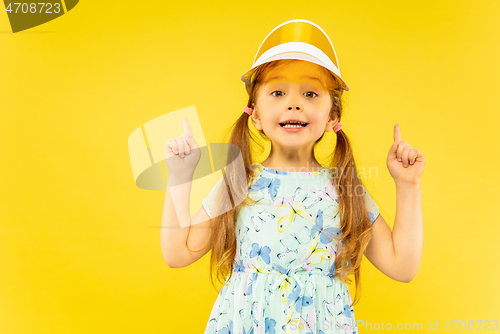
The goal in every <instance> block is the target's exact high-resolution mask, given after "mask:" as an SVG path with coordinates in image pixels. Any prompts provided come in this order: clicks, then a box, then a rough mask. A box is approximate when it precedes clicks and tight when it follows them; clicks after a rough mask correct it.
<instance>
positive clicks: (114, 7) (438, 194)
mask: <svg viewBox="0 0 500 334" xmlns="http://www.w3.org/2000/svg"><path fill="white" fill-rule="evenodd" d="M1 7H2V8H3V6H1ZM499 17H500V2H498V1H497V0H490V1H472V0H469V1H452V0H447V1H435V0H422V1H412V2H409V1H400V0H394V1H384V0H381V1H319V2H318V1H314V2H307V1H306V2H304V1H287V2H273V1H265V2H264V1H246V2H235V1H219V2H209V1H198V2H192V1H183V2H180V3H173V2H169V1H148V2H137V1H120V2H116V1H115V2H106V1H95V0H86V1H81V2H80V3H79V4H78V5H77V6H76V7H75V8H74V9H73V10H72V11H71V12H69V13H68V14H66V15H63V16H62V17H60V18H58V19H56V20H53V21H51V22H48V23H46V24H44V25H41V26H38V27H35V28H33V29H30V30H27V31H25V32H20V33H16V34H12V32H10V26H9V23H8V20H7V14H6V13H5V12H1V13H0V140H1V141H0V143H1V151H0V159H1V164H0V171H1V176H0V310H1V311H0V332H1V333H6V334H11V333H54V334H55V333H89V332H94V333H203V330H204V328H205V325H206V323H207V321H208V317H209V314H210V311H211V309H212V306H213V303H214V301H215V299H216V297H217V292H216V290H214V289H213V287H212V286H211V283H210V280H209V276H208V260H209V256H210V254H207V255H206V256H205V257H204V258H202V259H201V260H200V261H198V262H197V263H195V264H193V265H191V266H189V267H186V268H181V269H171V268H169V267H168V266H167V265H166V264H165V263H164V261H163V258H162V254H161V251H160V229H159V226H160V219H161V212H162V208H163V200H164V191H145V190H142V189H139V188H138V187H136V186H135V184H134V180H133V176H132V170H131V166H130V161H129V156H128V147H127V139H128V136H129V135H130V133H131V132H132V131H133V130H134V129H136V128H137V127H139V126H140V125H142V124H144V123H145V122H147V121H149V120H151V119H153V118H155V117H158V116H160V115H163V114H165V113H168V112H170V111H174V110H177V109H180V108H184V107H187V106H190V105H196V108H197V110H198V112H199V116H200V121H201V124H202V126H203V131H204V134H205V136H206V141H207V142H219V141H220V140H222V138H221V135H220V134H221V133H223V132H224V131H225V130H226V129H227V127H229V126H230V125H231V124H232V123H233V122H234V120H235V119H236V117H238V116H239V114H240V113H241V112H242V111H243V106H244V105H245V104H246V101H247V95H246V92H245V90H244V86H243V83H242V82H241V81H240V76H241V75H242V74H243V73H244V72H245V71H246V70H247V69H248V68H250V66H251V64H252V61H253V57H254V55H255V53H256V51H257V48H258V47H259V45H260V43H261V42H262V40H263V39H264V37H265V36H266V35H267V34H268V33H269V32H270V31H271V30H272V29H273V28H274V27H275V26H277V25H278V24H280V23H282V22H285V21H287V20H290V19H295V18H303V19H308V20H311V21H313V22H315V23H317V24H318V25H319V26H320V27H322V28H323V29H324V30H325V31H326V32H327V33H328V34H329V36H330V38H331V40H332V42H333V44H334V46H335V48H336V51H337V56H338V58H339V62H340V71H341V73H342V76H343V77H344V78H345V80H346V81H347V83H348V85H349V86H350V88H351V91H349V92H347V93H346V94H345V98H344V103H345V104H344V106H345V113H344V117H343V119H342V123H343V126H344V130H345V132H346V133H347V135H348V136H349V138H350V139H351V140H352V142H353V144H354V149H355V154H356V162H357V164H358V166H359V167H365V168H369V167H377V169H378V171H379V173H378V175H375V174H372V175H371V178H368V176H369V175H367V178H365V179H364V181H365V184H366V186H367V188H368V189H369V191H370V192H371V194H372V196H373V198H374V200H375V202H376V203H377V204H378V205H379V207H380V209H381V214H382V216H383V217H384V218H385V220H386V221H387V222H388V223H389V225H390V226H391V227H392V226H393V222H394V216H395V206H396V198H395V187H394V182H393V180H392V179H391V177H390V175H389V173H388V171H387V168H386V165H385V162H386V157H387V152H388V150H389V148H390V146H391V144H392V140H393V137H392V136H393V127H394V124H395V123H400V124H401V133H402V137H403V139H404V140H406V141H408V142H409V143H410V144H411V145H412V146H413V147H416V148H418V149H420V150H422V151H423V152H424V154H425V156H426V159H427V163H426V167H425V171H424V175H423V177H422V182H421V186H422V196H423V217H424V250H423V258H422V263H421V267H420V271H419V273H418V276H417V277H416V279H415V280H414V281H412V282H411V283H409V284H406V283H399V282H396V281H393V280H391V279H390V278H388V277H386V276H385V275H383V274H382V273H381V272H379V271H378V270H377V269H376V268H375V267H374V266H372V265H371V263H370V262H369V261H368V260H367V259H366V258H365V259H364V261H363V267H362V269H363V270H362V297H361V301H360V303H359V304H358V305H356V306H355V316H356V319H358V320H364V321H369V322H371V323H381V322H382V321H383V322H384V323H391V324H393V326H396V324H397V323H398V322H400V323H417V322H420V323H422V324H423V326H424V330H423V331H418V332H420V333H421V332H427V331H428V330H427V328H428V323H429V321H431V322H433V323H434V322H436V321H439V326H440V328H441V330H440V331H446V330H445V329H442V326H443V325H444V323H445V322H446V320H452V319H455V320H466V321H468V320H479V319H481V320H490V321H491V320H497V321H498V320H500V290H499V288H498V285H497V284H498V283H497V281H498V277H500V270H499V267H500V265H499V261H498V260H499V259H498V255H497V254H498V253H497V252H498V236H499V233H500V227H499V219H498V211H497V210H498V209H497V208H498V204H499V202H500V197H499V195H498V186H499V174H498V165H497V163H499V162H500V159H499V155H498V152H499V144H498V142H499V140H498V131H499V130H498V129H499V125H500V122H499V110H498V105H499V104H500V94H498V91H499V86H500V85H499V84H500V65H499V59H500V39H499V36H500V24H499V23H498V22H499V21H498V19H499ZM179 127H180V128H181V127H182V125H181V124H179ZM354 292H355V291H354V288H353V287H351V294H352V295H353V296H354ZM477 325H478V323H477V322H476V323H475V326H476V327H475V328H477ZM483 327H484V325H483ZM491 328H492V326H491V325H490V329H491ZM359 330H360V332H361V333H362V332H366V329H365V328H364V327H360V328H359ZM457 330H458V327H457Z"/></svg>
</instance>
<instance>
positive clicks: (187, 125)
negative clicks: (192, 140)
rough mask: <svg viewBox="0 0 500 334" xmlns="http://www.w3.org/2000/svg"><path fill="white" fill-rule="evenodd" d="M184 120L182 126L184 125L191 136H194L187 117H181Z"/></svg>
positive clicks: (185, 130)
mask: <svg viewBox="0 0 500 334" xmlns="http://www.w3.org/2000/svg"><path fill="white" fill-rule="evenodd" d="M181 121H182V126H183V127H184V132H185V133H186V134H187V135H188V136H189V137H192V136H193V133H192V132H191V127H190V126H189V122H188V120H187V119H186V117H182V118H181Z"/></svg>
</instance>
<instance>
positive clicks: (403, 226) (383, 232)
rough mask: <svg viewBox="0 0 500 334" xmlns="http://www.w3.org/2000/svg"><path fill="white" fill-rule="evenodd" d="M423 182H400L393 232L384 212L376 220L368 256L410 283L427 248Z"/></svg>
mask: <svg viewBox="0 0 500 334" xmlns="http://www.w3.org/2000/svg"><path fill="white" fill-rule="evenodd" d="M423 239H424V236H423V219H422V198H421V191H420V184H399V185H398V184H396V219H395V221H394V228H393V230H392V232H391V230H390V228H389V226H388V225H387V223H386V222H385V220H384V218H382V215H379V216H378V217H377V219H375V221H374V223H373V227H372V239H371V241H370V243H369V244H368V247H367V248H366V250H365V253H364V254H365V256H366V258H367V259H368V260H370V262H371V263H372V264H373V265H374V266H375V267H377V269H379V270H380V271H381V272H382V273H384V274H385V275H387V276H388V277H390V278H392V279H394V280H396V281H399V282H410V281H411V280H412V279H414V278H415V276H416V275H417V272H418V269H419V267H420V260H421V257H422V247H423Z"/></svg>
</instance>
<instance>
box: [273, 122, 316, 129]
mask: <svg viewBox="0 0 500 334" xmlns="http://www.w3.org/2000/svg"><path fill="white" fill-rule="evenodd" d="M307 124H309V123H304V122H285V123H280V126H281V127H282V128H287V129H293V128H305V127H306V126H307Z"/></svg>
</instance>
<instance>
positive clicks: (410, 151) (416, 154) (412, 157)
mask: <svg viewBox="0 0 500 334" xmlns="http://www.w3.org/2000/svg"><path fill="white" fill-rule="evenodd" d="M424 165H425V156H424V154H423V153H422V151H420V150H417V149H416V148H414V147H411V146H410V144H408V143H407V142H406V141H404V140H402V139H401V132H400V130H399V124H396V125H394V143H392V146H391V149H390V150H389V154H388V155H387V168H388V169H389V173H391V176H392V178H393V179H394V182H395V183H396V184H401V183H403V184H419V182H420V177H421V176H422V173H423V172H424Z"/></svg>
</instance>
